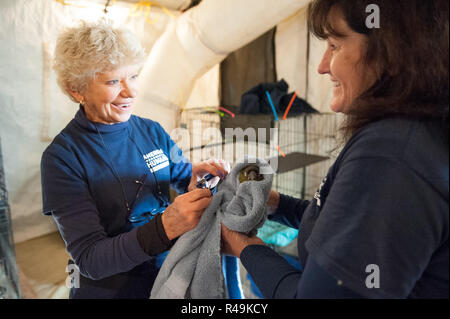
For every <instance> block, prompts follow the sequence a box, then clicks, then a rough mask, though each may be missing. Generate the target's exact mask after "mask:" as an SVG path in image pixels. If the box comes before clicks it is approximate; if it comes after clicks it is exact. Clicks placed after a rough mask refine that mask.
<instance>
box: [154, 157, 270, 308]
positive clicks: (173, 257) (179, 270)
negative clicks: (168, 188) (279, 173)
mask: <svg viewBox="0 0 450 319" xmlns="http://www.w3.org/2000/svg"><path fill="white" fill-rule="evenodd" d="M249 163H252V164H256V165H258V166H259V168H260V174H263V176H264V179H263V180H262V181H247V182H243V183H241V184H240V183H239V172H240V171H241V170H242V169H243V168H245V167H246V166H247V165H249ZM272 179H273V170H272V168H271V167H270V166H269V164H268V163H267V162H265V161H263V160H260V159H257V158H250V157H247V158H246V159H245V160H244V161H242V162H240V163H238V164H236V165H235V166H234V167H233V169H232V170H231V172H230V173H229V174H228V176H227V178H226V179H225V180H224V181H223V182H222V183H221V184H220V185H219V186H218V191H217V193H216V194H215V195H214V196H213V198H212V200H211V203H210V205H209V206H208V207H207V208H206V210H205V211H204V213H203V215H202V217H201V218H200V221H199V223H198V225H197V227H196V228H194V229H193V230H191V231H189V232H187V233H185V234H184V235H183V236H181V237H180V238H179V239H178V240H177V242H176V243H175V245H174V246H173V247H172V249H171V250H170V252H169V254H168V255H167V258H166V260H165V261H164V263H163V265H162V267H161V270H160V271H159V274H158V276H157V278H156V280H155V283H154V285H153V289H152V292H151V296H150V298H165V299H186V298H194V299H206V298H215V299H223V298H226V297H227V291H226V288H225V281H224V277H223V273H222V265H221V260H222V258H221V253H220V241H221V226H220V224H221V223H223V224H224V225H225V226H227V227H228V228H230V229H231V230H235V231H238V232H242V233H246V234H249V235H255V234H256V232H257V229H258V228H259V227H261V226H262V225H263V224H264V222H265V220H266V218H267V215H266V202H267V198H268V196H269V192H270V189H271V187H272Z"/></svg>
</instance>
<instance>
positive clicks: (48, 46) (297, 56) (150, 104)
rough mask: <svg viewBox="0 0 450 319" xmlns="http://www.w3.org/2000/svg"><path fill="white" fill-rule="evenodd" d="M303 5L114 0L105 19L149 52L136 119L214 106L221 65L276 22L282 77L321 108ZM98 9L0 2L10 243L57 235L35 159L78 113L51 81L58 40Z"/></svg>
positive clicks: (316, 51)
mask: <svg viewBox="0 0 450 319" xmlns="http://www.w3.org/2000/svg"><path fill="white" fill-rule="evenodd" d="M307 2H308V0H278V1H273V0H246V1H242V0H227V1H219V0H203V1H202V2H201V3H200V4H199V5H198V6H196V7H194V8H192V9H190V10H188V11H186V12H185V13H181V12H180V11H174V10H169V9H170V8H175V9H180V10H182V9H184V8H186V7H187V6H188V5H189V4H190V3H191V1H188V0H165V1H164V0H161V1H159V3H160V4H162V5H161V6H158V5H153V6H152V7H151V10H149V8H148V6H146V5H144V4H143V3H144V2H143V1H139V2H138V1H131V0H129V1H128V0H127V1H119V0H117V1H111V5H110V6H109V7H108V13H107V16H108V17H109V18H111V19H112V20H113V21H114V23H115V24H117V25H120V26H124V27H127V28H130V29H131V30H133V31H134V32H135V33H136V35H137V36H138V37H139V38H140V40H141V42H142V44H143V45H144V47H145V48H146V50H147V51H148V52H150V54H149V59H148V62H147V64H146V66H145V69H144V70H143V72H142V76H141V78H140V81H141V91H140V95H139V98H138V101H137V102H138V103H137V105H136V108H135V114H137V115H140V116H144V117H149V118H152V119H153V120H156V121H159V122H160V123H161V124H162V125H163V126H164V127H165V128H166V130H168V131H169V133H170V131H171V129H173V128H174V127H175V124H176V120H177V116H178V115H179V111H180V110H181V108H183V107H197V106H214V105H218V104H219V67H218V63H219V62H220V61H221V60H222V59H223V58H225V57H226V55H227V54H228V53H230V52H232V51H233V50H236V49H238V48H240V47H241V46H243V45H245V44H247V43H248V42H249V41H251V40H253V39H255V38H256V37H258V36H259V35H261V34H262V33H264V32H265V31H267V30H268V29H270V28H272V27H273V26H275V25H278V26H279V28H278V30H277V33H276V55H277V61H276V64H277V74H278V77H279V78H284V79H286V80H287V81H288V83H289V84H290V86H291V87H290V91H292V90H298V92H299V93H300V95H301V96H302V97H305V96H307V97H308V100H309V101H310V103H311V104H312V105H313V106H314V107H316V108H318V109H319V110H321V111H327V110H328V109H327V103H328V100H329V93H328V92H330V91H329V90H328V88H329V87H330V84H329V83H328V80H327V79H326V78H324V77H320V76H318V75H317V72H316V69H317V65H318V62H319V61H320V57H321V54H322V51H323V45H322V44H321V43H319V42H318V41H315V40H311V41H310V51H309V64H307V60H306V57H307V40H306V39H307V36H308V35H307V32H306V28H305V25H306V23H305V21H306V20H305V19H306V17H305V9H304V7H305V5H306V4H307ZM63 3H64V4H63ZM145 3H147V2H145ZM148 3H150V2H148ZM104 7H105V1H103V0H91V1H87V0H65V1H60V0H2V1H0V24H1V28H0V40H1V42H2V44H3V45H2V48H1V49H0V61H1V64H0V77H1V82H2V86H0V98H1V104H0V138H1V142H2V150H3V160H4V163H3V164H4V168H5V173H6V186H7V189H8V192H9V203H10V206H11V214H12V219H13V221H12V223H13V232H14V239H15V241H16V242H21V241H24V240H27V239H30V238H34V237H37V236H40V235H43V234H46V233H49V232H52V231H55V230H56V226H55V224H54V222H53V220H52V218H49V217H44V216H42V215H41V205H42V201H41V184H40V158H41V155H42V152H43V151H44V149H45V148H46V147H47V145H48V144H49V143H50V142H51V140H52V139H53V138H54V136H55V135H56V134H58V133H59V132H60V131H61V129H63V128H64V126H65V125H66V124H67V123H68V122H69V121H70V120H71V119H72V118H73V115H74V114H75V112H76V110H77V108H78V106H77V105H76V104H74V103H73V102H71V101H70V100H69V99H68V98H67V97H66V96H65V95H64V94H63V93H61V92H60V89H59V88H58V86H57V85H56V81H55V75H54V72H53V70H52V68H51V62H52V56H53V49H54V45H55V42H56V38H57V36H58V33H59V31H60V30H61V29H62V27H63V26H65V25H71V24H74V23H76V22H77V21H78V20H79V19H84V20H95V19H97V18H99V17H101V16H103V15H104V14H105V13H104V12H103V10H104ZM244 72H245V71H244ZM307 83H309V85H307Z"/></svg>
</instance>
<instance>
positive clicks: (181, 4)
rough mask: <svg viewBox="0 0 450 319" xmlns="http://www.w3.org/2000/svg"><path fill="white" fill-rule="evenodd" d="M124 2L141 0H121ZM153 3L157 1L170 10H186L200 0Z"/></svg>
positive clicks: (165, 0) (162, 0)
mask: <svg viewBox="0 0 450 319" xmlns="http://www.w3.org/2000/svg"><path fill="white" fill-rule="evenodd" d="M119 1H122V2H129V3H138V2H141V1H140V0H119ZM150 2H152V3H157V4H159V5H161V6H164V7H166V8H167V9H170V10H180V11H181V10H186V9H187V8H189V6H190V5H191V4H194V3H198V2H199V1H195V0H156V1H150Z"/></svg>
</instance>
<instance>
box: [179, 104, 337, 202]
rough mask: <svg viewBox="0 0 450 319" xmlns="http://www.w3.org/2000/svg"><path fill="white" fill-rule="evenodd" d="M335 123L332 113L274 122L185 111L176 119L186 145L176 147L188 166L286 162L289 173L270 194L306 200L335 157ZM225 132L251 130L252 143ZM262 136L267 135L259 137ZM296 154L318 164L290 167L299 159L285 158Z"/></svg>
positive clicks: (214, 111)
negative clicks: (213, 161) (246, 159)
mask: <svg viewBox="0 0 450 319" xmlns="http://www.w3.org/2000/svg"><path fill="white" fill-rule="evenodd" d="M339 123H340V117H339V116H338V115H336V114H334V113H312V114H311V113H309V114H299V115H291V116H289V117H288V118H287V119H286V120H279V121H274V118H273V115H266V114H258V115H248V114H236V116H235V117H231V116H230V115H229V114H220V113H219V110H218V108H196V109H186V110H185V111H184V112H182V114H181V121H180V127H181V128H183V129H186V130H187V132H188V133H189V136H190V140H189V143H185V144H184V145H182V144H183V143H181V145H180V146H181V148H182V149H183V152H184V154H185V156H186V157H187V158H189V159H190V160H191V161H192V162H198V161H202V160H207V159H209V158H211V157H216V158H222V159H224V160H226V161H228V162H229V163H230V164H231V165H233V164H234V163H235V162H236V161H237V160H239V159H240V158H241V157H242V155H243V154H245V155H253V156H258V157H261V158H265V159H266V160H268V159H273V158H279V159H282V157H286V161H287V162H289V161H291V163H288V164H289V167H290V168H289V170H288V171H284V172H278V173H277V174H276V175H275V178H274V182H273V189H275V190H276V191H278V192H280V193H283V194H286V195H290V196H294V197H297V198H301V199H311V198H312V197H313V196H314V194H315V192H316V191H317V188H318V187H319V185H320V183H321V182H322V180H323V178H324V177H325V176H326V174H327V172H328V169H329V167H330V166H331V165H332V164H333V162H334V160H335V157H336V155H337V153H338V150H337V149H336V146H337V143H336V138H335V137H336V132H337V130H338V127H339ZM227 128H229V129H233V130H236V129H241V132H243V133H249V132H250V131H247V129H249V128H252V129H253V132H254V133H256V136H257V142H256V143H251V142H249V140H248V136H246V138H247V139H234V140H226V138H225V137H226V134H225V130H226V129H227ZM258 129H263V131H258ZM269 129H272V130H273V131H269ZM219 131H220V134H219V133H218V132H219ZM236 132H237V131H236ZM264 132H265V133H266V135H265V136H261V135H262V134H263V133H264ZM261 140H262V142H261ZM185 142H186V141H185ZM238 150H240V151H238ZM295 153H300V154H306V155H315V156H321V157H322V158H320V159H319V160H316V161H312V162H313V164H308V163H301V162H297V163H296V162H293V161H298V157H293V158H289V157H290V155H291V154H295ZM314 162H315V163H314Z"/></svg>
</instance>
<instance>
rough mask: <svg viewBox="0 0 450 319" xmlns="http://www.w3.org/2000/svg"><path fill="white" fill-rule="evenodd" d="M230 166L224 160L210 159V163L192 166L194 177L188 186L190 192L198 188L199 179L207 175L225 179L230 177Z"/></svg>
mask: <svg viewBox="0 0 450 319" xmlns="http://www.w3.org/2000/svg"><path fill="white" fill-rule="evenodd" d="M228 171H229V164H227V162H225V161H223V160H215V159H210V160H208V161H204V162H200V163H196V164H192V177H191V181H190V183H189V186H188V190H189V191H192V190H194V189H196V188H197V179H198V178H197V177H198V176H200V177H202V176H204V175H206V174H208V173H209V174H212V175H214V176H218V177H220V179H224V178H225V177H226V176H227V175H228Z"/></svg>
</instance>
